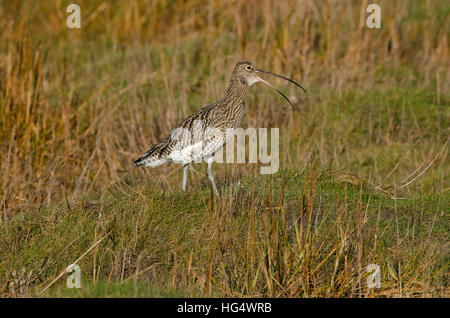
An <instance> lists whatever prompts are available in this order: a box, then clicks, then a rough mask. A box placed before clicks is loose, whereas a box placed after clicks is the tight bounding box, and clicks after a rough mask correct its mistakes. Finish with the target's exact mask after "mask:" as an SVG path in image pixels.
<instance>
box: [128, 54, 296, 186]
mask: <svg viewBox="0 0 450 318" xmlns="http://www.w3.org/2000/svg"><path fill="white" fill-rule="evenodd" d="M257 73H266V74H271V75H275V76H278V77H281V78H283V79H285V80H288V81H289V82H291V83H294V84H295V85H297V86H299V87H300V88H302V89H303V87H301V86H300V85H299V84H297V83H296V82H294V81H292V80H291V79H288V78H286V77H284V76H281V75H277V74H274V73H270V72H266V71H262V70H259V69H257V68H255V67H254V66H253V65H252V64H251V63H250V62H239V63H237V64H236V66H235V68H234V70H233V73H232V75H231V78H230V82H229V85H228V88H227V91H226V92H225V96H224V97H223V98H222V99H220V100H218V101H217V102H215V103H212V104H210V105H207V106H204V107H202V108H200V109H199V110H198V111H197V112H195V113H193V114H192V115H190V116H188V117H187V118H185V119H184V120H183V121H182V122H181V123H180V124H179V125H178V126H177V128H175V129H174V130H173V131H172V133H171V134H170V135H169V136H167V137H166V138H165V139H164V140H163V141H162V142H160V143H158V144H155V145H153V146H151V147H150V149H149V150H148V151H147V152H146V153H144V154H143V155H142V157H140V158H139V159H137V160H136V161H135V164H136V166H137V167H139V166H143V165H145V166H150V167H157V166H159V165H162V164H164V163H165V162H167V161H173V162H176V163H180V164H182V165H183V166H184V173H183V187H182V189H183V191H184V190H185V187H186V174H187V169H188V166H189V164H190V163H191V162H193V161H197V160H200V159H202V158H204V159H206V161H207V162H208V176H209V179H210V180H211V183H212V185H213V188H214V190H215V191H216V193H217V189H216V186H215V183H214V178H213V176H212V172H211V163H212V161H213V157H214V154H215V152H216V151H217V150H218V149H220V148H221V147H223V146H224V145H225V144H226V143H227V142H228V141H229V140H230V139H231V138H232V137H233V135H234V129H236V128H238V127H240V125H241V122H242V118H243V117H244V112H245V97H246V95H247V91H248V88H249V87H250V86H252V85H253V84H255V83H257V82H262V83H264V84H266V85H268V86H270V87H272V88H273V89H274V90H276V91H277V92H278V93H280V94H281V95H282V96H283V97H284V98H286V100H287V101H288V102H289V103H290V104H291V105H292V103H291V102H290V101H289V99H288V98H287V97H286V96H285V95H284V94H283V93H282V92H280V91H279V90H278V89H276V88H275V87H273V86H272V85H271V84H270V83H268V82H266V81H265V80H263V79H262V78H260V77H259V76H257ZM303 90H304V89H303Z"/></svg>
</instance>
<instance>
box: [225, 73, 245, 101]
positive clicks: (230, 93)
mask: <svg viewBox="0 0 450 318" xmlns="http://www.w3.org/2000/svg"><path fill="white" fill-rule="evenodd" d="M247 91H248V85H247V83H246V82H244V81H243V80H240V79H238V78H232V79H231V80H230V84H229V85H228V88H227V91H226V92H225V96H224V98H223V99H224V101H227V102H232V103H233V104H235V105H239V104H242V103H243V102H245V97H246V96H247Z"/></svg>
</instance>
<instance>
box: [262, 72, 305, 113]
mask: <svg viewBox="0 0 450 318" xmlns="http://www.w3.org/2000/svg"><path fill="white" fill-rule="evenodd" d="M255 72H256V73H264V74H270V75H274V76H277V77H279V78H282V79H284V80H286V81H288V82H291V83H292V84H294V85H296V86H298V87H300V88H301V89H302V90H303V92H305V93H306V89H304V88H303V86H301V85H300V84H299V83H297V82H295V81H293V80H291V79H290V78H287V77H285V76H282V75H278V74H275V73H272V72H267V71H263V70H259V69H255ZM258 81H259V82H262V83H264V84H266V85H267V86H269V87H271V88H273V89H274V90H275V91H277V92H278V93H279V94H280V95H281V96H283V97H284V98H285V99H286V100H287V101H288V103H289V104H291V107H292V108H294V105H293V104H292V102H291V101H290V100H289V98H287V96H286V95H284V94H283V93H282V92H281V91H280V90H279V89H277V88H275V87H274V86H273V85H272V84H270V83H269V82H267V81H265V80H263V79H262V78H261V77H259V76H258Z"/></svg>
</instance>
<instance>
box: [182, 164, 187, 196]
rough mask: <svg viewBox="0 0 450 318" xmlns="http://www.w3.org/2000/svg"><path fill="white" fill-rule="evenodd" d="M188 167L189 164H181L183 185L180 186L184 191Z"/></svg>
mask: <svg viewBox="0 0 450 318" xmlns="http://www.w3.org/2000/svg"><path fill="white" fill-rule="evenodd" d="M188 169H189V164H187V165H184V166H183V185H182V186H181V190H182V191H186V180H187V173H188Z"/></svg>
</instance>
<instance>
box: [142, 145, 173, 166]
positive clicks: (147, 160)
mask: <svg viewBox="0 0 450 318" xmlns="http://www.w3.org/2000/svg"><path fill="white" fill-rule="evenodd" d="M163 146H164V145H163V143H159V144H156V145H153V146H151V147H150V149H149V150H148V151H147V152H146V153H144V154H143V155H142V157H140V158H139V159H136V160H135V161H134V164H135V165H136V167H139V166H150V167H152V168H154V167H158V166H160V165H162V164H163V163H165V162H167V159H166V158H164V156H163V154H162V152H161V151H160V150H161V148H162V147H163Z"/></svg>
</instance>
